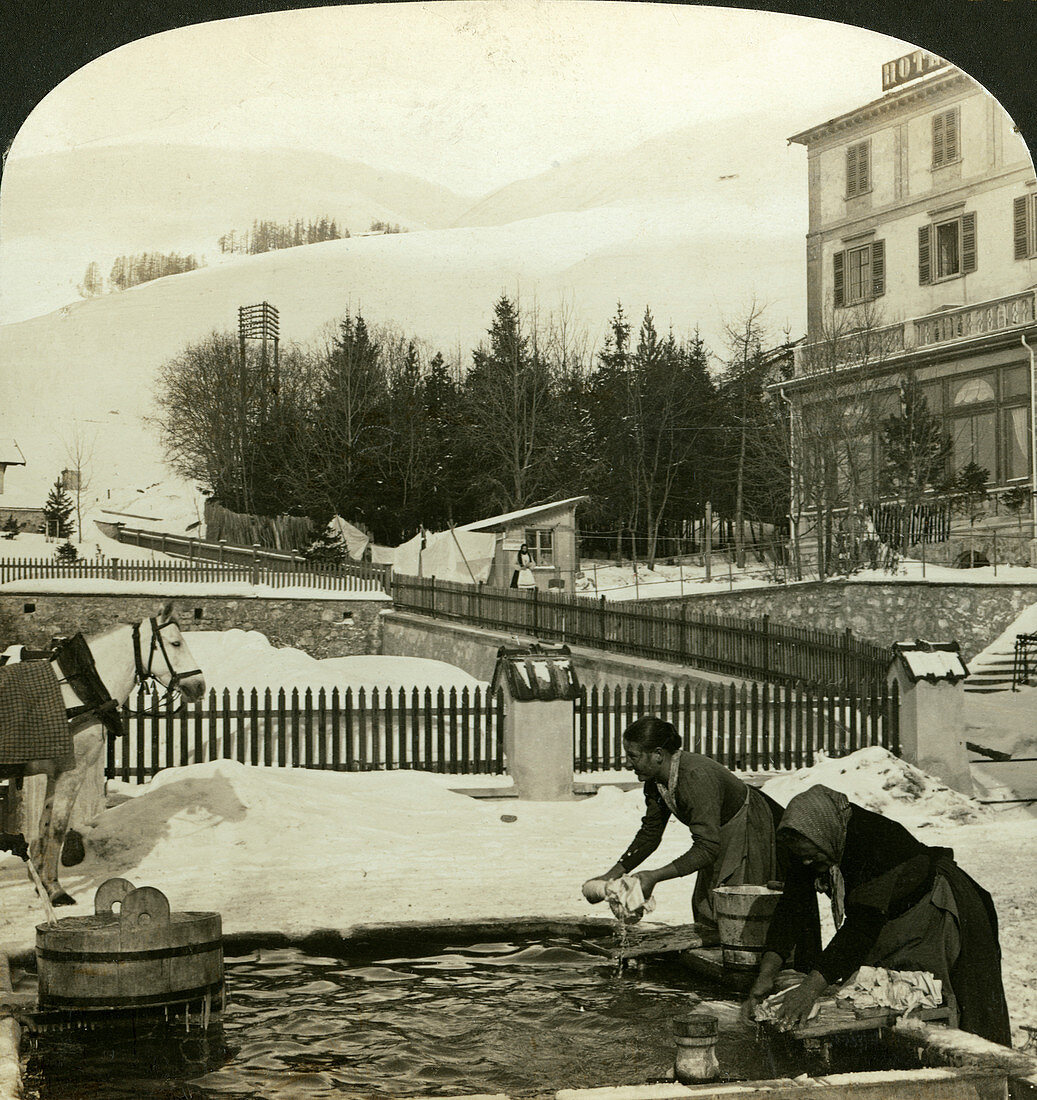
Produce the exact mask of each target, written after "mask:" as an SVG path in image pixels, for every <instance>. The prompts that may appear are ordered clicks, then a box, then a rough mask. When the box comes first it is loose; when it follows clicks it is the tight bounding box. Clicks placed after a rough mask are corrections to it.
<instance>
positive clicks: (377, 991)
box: [28, 940, 803, 1100]
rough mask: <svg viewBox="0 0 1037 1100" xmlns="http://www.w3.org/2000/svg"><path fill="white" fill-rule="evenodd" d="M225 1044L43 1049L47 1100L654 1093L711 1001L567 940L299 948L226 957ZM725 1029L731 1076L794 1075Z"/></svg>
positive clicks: (216, 1040) (202, 1040)
mask: <svg viewBox="0 0 1037 1100" xmlns="http://www.w3.org/2000/svg"><path fill="white" fill-rule="evenodd" d="M225 962H226V977H227V995H228V1007H227V1011H226V1012H225V1014H224V1017H223V1031H222V1037H220V1036H219V1034H218V1033H210V1035H208V1036H206V1037H202V1036H198V1035H197V1034H195V1035H193V1036H187V1037H184V1036H180V1037H175V1038H172V1039H170V1038H169V1037H166V1036H161V1037H148V1036H146V1035H144V1034H143V1033H138V1034H137V1035H135V1036H129V1037H127V1036H123V1038H122V1040H121V1041H120V1042H119V1043H116V1044H107V1045H106V1044H105V1043H103V1042H100V1037H99V1036H92V1037H88V1041H87V1043H86V1044H84V1043H83V1042H82V1041H81V1040H79V1039H78V1038H77V1037H75V1036H73V1037H71V1038H70V1037H65V1038H63V1039H62V1040H61V1041H60V1042H59V1041H58V1040H55V1039H53V1038H52V1037H44V1038H43V1039H41V1041H40V1050H39V1057H38V1058H36V1059H35V1060H33V1061H31V1062H30V1066H29V1069H30V1078H29V1081H28V1084H29V1085H30V1089H29V1095H30V1096H36V1097H38V1098H39V1100H73V1098H75V1100H78V1098H79V1097H84V1098H85V1097H90V1098H91V1100H119V1098H126V1097H144V1096H147V1097H159V1098H163V1097H169V1098H173V1097H176V1098H184V1100H206V1098H214V1100H215V1098H223V1097H227V1098H229V1097H250V1098H264V1100H289V1098H291V1100H297V1098H303V1097H305V1098H311V1097H312V1098H319V1097H336V1098H338V1100H341V1098H342V1097H344V1096H346V1097H349V1096H352V1097H378V1096H391V1097H401V1096H441V1095H451V1094H457V1093H464V1092H468V1093H478V1092H489V1093H492V1092H509V1093H512V1094H514V1093H518V1092H522V1091H524V1090H525V1091H534V1090H546V1089H558V1088H580V1087H593V1086H601V1085H620V1084H644V1083H646V1082H649V1081H652V1080H659V1079H661V1078H664V1077H665V1076H666V1075H667V1074H668V1073H669V1072H670V1071H672V1067H673V1059H674V1049H675V1048H674V1039H673V1030H672V1020H673V1018H674V1017H675V1016H678V1015H681V1014H682V1013H685V1012H687V1011H690V1010H691V1009H692V1008H694V1007H695V1006H696V1005H697V1002H698V1001H699V997H700V996H701V991H696V989H695V986H694V984H693V983H692V981H691V980H689V978H688V977H687V976H686V974H685V972H684V971H682V970H681V969H680V968H679V967H678V966H676V965H675V964H668V965H667V964H664V963H662V962H660V963H657V964H654V965H651V966H648V967H646V968H645V969H643V970H641V971H639V972H636V973H635V972H632V971H625V972H623V973H622V974H620V973H617V969H616V966H615V964H614V963H610V962H609V961H608V960H605V959H602V958H601V957H600V956H597V955H592V954H589V953H586V952H584V951H581V950H579V949H577V948H576V947H574V946H573V945H572V944H571V943H566V942H564V941H561V940H558V941H552V940H549V941H541V942H537V943H528V942H507V943H478V944H474V945H469V946H463V947H462V946H458V947H448V948H445V949H444V950H443V951H441V952H439V953H437V954H434V955H429V956H428V957H425V958H377V959H373V960H365V961H364V962H363V963H358V962H356V961H355V960H354V961H353V962H351V961H349V960H343V959H333V958H316V957H313V956H308V955H304V954H303V953H301V952H299V951H295V950H277V951H273V950H270V951H267V950H263V951H258V952H256V953H255V954H253V955H249V956H246V957H240V958H227V959H226V960H225ZM698 1010H699V1011H702V1010H706V1011H712V1012H715V1013H716V1015H717V1016H718V1017H719V1018H720V1039H719V1041H718V1044H717V1055H718V1059H719V1061H720V1065H721V1071H722V1073H723V1075H724V1076H726V1077H730V1078H738V1079H760V1078H772V1077H776V1076H783V1075H786V1074H790V1075H791V1074H795V1073H799V1072H802V1069H803V1067H802V1066H798V1067H794V1066H791V1065H782V1064H779V1063H778V1062H777V1061H776V1060H775V1057H776V1056H775V1055H774V1053H773V1052H771V1051H770V1050H769V1049H768V1048H766V1047H763V1046H761V1045H760V1044H759V1043H757V1042H756V1037H755V1029H754V1030H753V1031H749V1030H746V1029H744V1028H743V1027H742V1026H741V1025H740V1024H739V1023H738V1020H737V1005H736V1004H734V1003H733V1002H730V1003H724V1002H716V1001H709V1002H708V1004H705V1005H702V1006H700V1007H699V1008H698Z"/></svg>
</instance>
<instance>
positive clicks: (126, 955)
mask: <svg viewBox="0 0 1037 1100" xmlns="http://www.w3.org/2000/svg"><path fill="white" fill-rule="evenodd" d="M116 904H118V906H119V910H118V912H115V911H114V907H115V906H116ZM94 910H95V911H94V915H93V916H83V917H65V918H63V919H62V920H59V921H58V922H57V924H40V925H37V926H36V968H37V973H38V976H39V1005H40V1008H41V1009H44V1008H51V1009H66V1010H68V1009H71V1010H75V1011H82V1010H91V1009H106V1010H112V1009H150V1008H158V1007H162V1006H168V1005H173V1004H182V1003H185V1002H201V1003H203V1004H204V1005H205V1006H206V1008H208V1007H209V1006H210V1005H211V1006H212V1008H213V1009H214V1010H215V1011H219V1010H220V1009H221V1008H222V1002H223V940H222V926H221V923H220V915H219V913H171V912H170V911H169V902H168V901H167V900H166V896H165V895H164V894H163V893H162V892H161V891H160V890H156V889H155V888H154V887H152V886H143V887H141V888H140V889H135V888H134V886H133V884H132V883H130V882H127V881H126V879H109V880H108V881H107V882H105V883H103V884H102V885H101V886H100V887H99V888H98V890H97V894H96V896H95V898H94Z"/></svg>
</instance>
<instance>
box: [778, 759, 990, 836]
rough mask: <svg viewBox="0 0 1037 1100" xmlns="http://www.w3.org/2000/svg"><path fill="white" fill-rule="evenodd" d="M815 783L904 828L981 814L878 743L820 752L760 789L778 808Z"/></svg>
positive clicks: (962, 821) (975, 806)
mask: <svg viewBox="0 0 1037 1100" xmlns="http://www.w3.org/2000/svg"><path fill="white" fill-rule="evenodd" d="M818 783H820V784H821V785H822V786H825V787H831V788H832V790H836V791H842V793H843V794H845V795H846V797H847V798H849V800H850V801H851V802H855V803H857V805H858V806H863V807H864V809H866V810H872V811H874V812H875V813H878V814H882V815H883V817H890V818H893V819H894V820H896V821H900V822H901V823H903V824H905V825H907V826H908V827H910V828H921V827H923V826H926V825H932V824H941V825H948V824H955V825H965V824H969V823H974V822H980V821H982V820H984V819H985V817H986V811H985V810H984V808H983V806H982V805H981V804H980V803H978V802H976V801H974V800H973V799H971V798H966V797H965V795H963V794H960V793H959V792H958V791H952V790H951V789H950V788H949V787H946V786H945V785H944V784H942V783H941V782H940V781H939V780H937V779H934V778H933V777H932V776H931V775H927V774H926V773H925V772H923V771H920V770H919V769H918V768H915V767H913V766H912V765H911V764H908V763H907V762H906V761H904V760H901V759H900V758H899V757H896V756H894V755H893V754H892V753H891V752H889V751H888V750H886V749H884V748H882V746H881V745H869V746H868V747H867V748H865V749H858V750H857V752H854V753H850V755H849V756H843V757H839V758H837V759H835V758H833V759H830V758H828V757H825V756H822V757H821V758H820V759H819V760H818V762H817V763H815V764H814V766H813V767H812V768H800V769H799V771H795V772H792V773H791V774H789V775H782V776H778V777H777V778H775V779H771V780H768V782H767V783H766V784H765V785H764V790H766V792H767V794H769V795H770V796H771V798H773V799H774V800H775V801H776V802H780V803H781V804H782V805H783V806H784V805H787V804H788V801H789V799H791V798H793V797H794V796H795V795H797V794H800V793H801V792H803V791H805V790H806V789H807V788H808V787H812V786H814V785H815V784H818Z"/></svg>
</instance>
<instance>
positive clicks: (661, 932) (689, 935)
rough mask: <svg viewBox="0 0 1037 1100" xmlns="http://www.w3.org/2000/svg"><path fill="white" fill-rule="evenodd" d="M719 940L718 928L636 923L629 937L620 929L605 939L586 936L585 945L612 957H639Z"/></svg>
mask: <svg viewBox="0 0 1037 1100" xmlns="http://www.w3.org/2000/svg"><path fill="white" fill-rule="evenodd" d="M716 942H717V932H716V929H715V928H707V927H703V926H700V925H695V924H681V925H675V926H673V927H659V926H656V925H648V926H644V927H642V926H640V925H633V926H631V927H629V928H628V929H627V933H626V941H625V942H623V941H622V940H620V938H619V932H618V928H617V932H616V934H615V935H613V936H612V937H610V938H609V939H604V940H584V941H583V946H584V947H586V948H587V949H588V950H590V951H593V952H594V953H595V954H600V955H605V956H607V957H608V958H611V959H637V958H643V957H645V956H646V955H667V954H673V953H676V952H680V951H687V950H688V949H689V948H692V947H703V946H710V945H712V944H715V943H716Z"/></svg>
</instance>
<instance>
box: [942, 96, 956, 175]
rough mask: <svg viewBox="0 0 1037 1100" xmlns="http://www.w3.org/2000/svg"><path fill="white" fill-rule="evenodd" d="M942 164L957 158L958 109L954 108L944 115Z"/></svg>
mask: <svg viewBox="0 0 1037 1100" xmlns="http://www.w3.org/2000/svg"><path fill="white" fill-rule="evenodd" d="M944 119H945V121H944V124H943V129H944V135H943V136H944V161H943V162H944V164H950V163H951V162H952V161H955V160H957V159H958V109H957V107H955V108H954V110H952V111H948V112H947V113H946V114H945V115H944Z"/></svg>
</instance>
